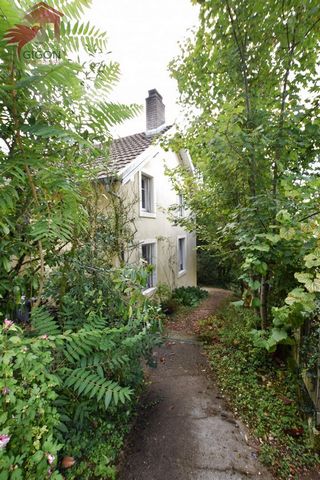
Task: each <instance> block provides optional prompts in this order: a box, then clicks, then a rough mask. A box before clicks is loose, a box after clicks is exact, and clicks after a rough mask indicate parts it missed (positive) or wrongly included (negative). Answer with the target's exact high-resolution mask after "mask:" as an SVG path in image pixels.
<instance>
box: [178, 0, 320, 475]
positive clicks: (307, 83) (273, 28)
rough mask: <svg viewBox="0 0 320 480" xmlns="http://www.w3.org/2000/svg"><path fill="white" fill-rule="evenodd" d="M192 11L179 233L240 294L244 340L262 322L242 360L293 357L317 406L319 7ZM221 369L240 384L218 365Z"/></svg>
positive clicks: (288, 4)
mask: <svg viewBox="0 0 320 480" xmlns="http://www.w3.org/2000/svg"><path fill="white" fill-rule="evenodd" d="M194 3H198V4H199V9H200V26H199V28H198V30H197V31H196V32H194V35H193V36H192V37H191V38H190V39H189V40H187V41H186V42H185V43H184V44H183V45H182V46H181V53H180V55H179V56H178V57H177V58H175V59H174V60H173V61H172V62H171V65H170V68H171V73H172V76H173V77H174V78H175V79H176V80H177V82H178V85H179V90H180V94H181V104H182V105H183V106H184V108H185V111H186V118H187V127H185V128H184V129H181V130H180V131H179V132H178V134H176V135H175V137H174V138H173V139H172V140H171V145H172V146H173V147H174V148H181V147H182V146H183V147H187V148H188V149H189V151H190V152H191V156H192V158H193V160H194V162H195V164H196V174H197V175H198V178H197V180H198V181H197V182H195V181H194V178H193V177H192V176H190V175H189V174H188V173H187V172H185V171H184V170H183V169H181V168H180V169H178V170H176V171H175V172H170V175H171V177H172V179H173V182H174V183H175V185H176V189H177V191H179V192H180V193H182V194H183V196H184V199H185V202H186V207H187V208H189V209H190V210H191V211H192V212H193V215H192V216H190V217H188V218H184V219H180V223H181V224H183V225H185V226H186V227H187V228H189V229H196V231H197V235H198V239H199V241H200V247H201V248H202V249H204V250H206V251H207V255H206V256H204V257H203V261H204V262H205V263H204V264H205V265H206V266H208V265H211V268H212V269H213V268H215V269H216V270H217V271H219V274H220V275H221V280H222V282H221V283H222V284H224V285H228V284H229V285H231V286H232V287H233V288H234V289H235V291H236V292H237V294H238V296H239V297H240V299H239V300H238V301H237V302H236V303H235V305H236V306H237V307H238V309H239V310H238V320H239V321H243V322H244V325H243V328H244V329H245V321H246V317H245V314H244V313H243V309H248V311H249V312H251V313H252V314H254V315H255V316H256V318H258V319H259V321H258V322H257V321H255V322H253V323H252V325H251V332H250V334H249V332H247V335H248V336H249V335H250V336H251V337H250V338H251V340H250V345H251V346H250V348H249V350H250V349H251V348H253V347H252V345H255V348H257V352H259V353H257V355H258V356H262V357H264V356H265V353H264V351H266V352H269V355H270V358H271V359H272V358H273V357H272V354H278V353H279V352H282V353H283V352H285V353H286V356H287V358H289V359H290V358H292V354H294V356H295V358H296V359H299V368H300V374H301V377H303V378H304V379H305V380H306V384H307V385H308V388H309V392H311V395H313V400H314V403H318V404H319V398H318V399H317V398H316V396H317V389H316V385H317V377H319V354H320V351H319V345H320V343H319V334H320V329H319V315H318V312H319V299H320V297H319V293H320V270H319V267H320V244H319V240H320V236H319V233H320V230H319V219H320V197H319V185H320V180H319V162H318V158H319V147H320V137H319V132H320V129H319V118H320V116H319V114H320V111H319V108H320V102H319V99H320V97H319V91H320V90H319V88H320V77H319V69H318V63H319V46H320V7H319V3H318V2H316V1H313V0H310V1H307V2H305V1H300V0H283V1H276V0H267V1H255V2H253V1H249V0H224V1H223V2H218V1H214V0H205V1H200V0H199V1H196V0H195V1H194ZM181 181H183V188H181ZM210 259H212V261H211V262H210ZM210 278H212V276H211V277H210ZM210 278H209V281H210ZM213 278H214V277H213ZM214 280H215V279H214ZM233 314H234V316H235V317H236V316H237V314H236V312H234V313H233ZM248 315H250V314H249V313H248ZM228 325H230V324H228ZM237 332H238V334H239V337H240V339H239V341H240V340H241V335H240V334H241V328H240V327H239V329H238V330H236V331H235V334H237ZM235 341H237V340H235ZM248 341H249V340H248ZM218 350H219V347H217V350H216V351H218ZM240 353H241V352H240ZM240 353H239V354H240ZM248 354H249V355H250V352H249V353H248ZM234 355H235V356H236V354H234ZM255 355H256V352H254V356H255ZM235 356H233V358H230V362H231V363H232V365H234V364H236V358H235ZM252 360H253V362H254V358H252ZM226 361H227V360H226ZM239 361H241V359H239ZM219 362H220V359H219ZM254 364H255V363H254ZM266 368H267V369H268V368H269V369H270V374H271V373H272V372H277V371H278V373H279V374H281V368H277V365H276V364H273V363H272V362H271V363H270V364H269V365H267V367H266ZM218 369H221V372H222V371H224V374H225V375H226V378H225V379H224V380H223V382H222V383H223V384H226V383H227V382H228V378H229V379H230V381H231V382H234V383H236V381H235V377H234V374H233V372H232V371H231V370H230V369H229V368H227V366H226V363H225V361H224V360H223V359H221V364H220V366H218ZM252 375H255V374H254V369H253V370H252V369H251V370H250V369H249V370H248V365H245V367H244V376H245V377H246V376H247V377H248V381H249V379H250V378H251V377H252ZM254 382H255V380H254ZM239 385H241V382H240V383H239ZM239 388H240V387H239ZM252 390H253V392H252V395H254V391H255V390H256V389H255V388H254V386H253V385H252ZM229 391H231V393H235V392H234V391H232V389H229ZM247 394H248V395H249V396H250V395H251V394H250V392H249V393H248V392H247ZM252 400H254V399H252ZM253 404H254V401H253ZM256 406H257V404H256ZM318 408H319V405H318ZM314 419H315V417H314V415H312V414H310V420H311V421H312V422H314ZM279 422H280V420H279ZM280 423H281V422H280ZM288 442H289V439H288ZM281 468H282V467H281Z"/></svg>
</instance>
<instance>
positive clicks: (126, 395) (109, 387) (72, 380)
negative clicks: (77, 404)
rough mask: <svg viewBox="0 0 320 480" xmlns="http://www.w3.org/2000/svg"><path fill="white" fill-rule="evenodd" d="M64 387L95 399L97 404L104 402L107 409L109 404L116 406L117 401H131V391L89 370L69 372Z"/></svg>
mask: <svg viewBox="0 0 320 480" xmlns="http://www.w3.org/2000/svg"><path fill="white" fill-rule="evenodd" d="M65 387H69V388H70V387H72V388H73V390H74V391H75V392H76V393H77V394H78V395H83V396H87V397H88V398H89V399H91V398H96V400H97V401H98V402H100V401H101V400H102V399H103V400H104V405H105V408H106V409H107V408H108V407H109V405H110V404H111V403H114V404H115V405H117V404H118V402H119V400H120V401H121V402H122V403H125V402H126V401H127V400H130V399H131V396H132V393H133V391H132V390H131V389H130V388H127V387H121V386H120V385H119V384H118V383H117V382H114V381H112V380H106V379H105V378H101V376H100V375H99V374H98V373H95V372H92V371H91V370H90V369H83V368H76V369H74V370H72V371H71V372H70V375H69V377H68V378H67V379H66V381H65Z"/></svg>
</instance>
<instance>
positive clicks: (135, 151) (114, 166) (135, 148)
mask: <svg viewBox="0 0 320 480" xmlns="http://www.w3.org/2000/svg"><path fill="white" fill-rule="evenodd" d="M169 128H171V125H168V126H166V127H164V129H163V130H161V132H160V133H157V134H155V135H146V133H145V132H142V133H136V134H134V135H129V136H128V137H122V138H117V139H116V140H113V142H112V144H111V148H110V157H109V162H108V171H109V172H110V171H113V172H119V171H120V170H121V169H122V168H124V167H125V166H126V165H129V163H131V162H132V161H133V160H134V159H135V158H136V157H137V156H138V155H140V154H141V153H143V152H144V151H145V150H146V149H147V148H148V147H150V145H151V144H152V143H153V142H154V140H155V139H156V138H159V137H160V136H161V135H163V134H164V133H166V132H167V131H168V130H169ZM101 160H102V159H100V162H99V163H100V164H101V166H102V165H103V163H104V162H101ZM101 174H103V172H101Z"/></svg>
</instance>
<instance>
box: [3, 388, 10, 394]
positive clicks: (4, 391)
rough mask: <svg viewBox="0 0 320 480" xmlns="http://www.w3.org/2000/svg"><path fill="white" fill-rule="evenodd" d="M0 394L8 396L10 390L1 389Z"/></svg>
mask: <svg viewBox="0 0 320 480" xmlns="http://www.w3.org/2000/svg"><path fill="white" fill-rule="evenodd" d="M1 393H2V395H8V394H9V393H10V389H9V388H8V387H3V389H2V390H1Z"/></svg>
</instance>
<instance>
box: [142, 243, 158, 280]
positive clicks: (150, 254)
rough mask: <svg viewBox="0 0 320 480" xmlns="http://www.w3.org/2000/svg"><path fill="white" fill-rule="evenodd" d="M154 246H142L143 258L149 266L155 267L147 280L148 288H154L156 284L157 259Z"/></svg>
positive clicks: (147, 244)
mask: <svg viewBox="0 0 320 480" xmlns="http://www.w3.org/2000/svg"><path fill="white" fill-rule="evenodd" d="M154 248H155V246H154V244H153V243H145V244H144V245H142V258H143V259H144V260H145V261H146V262H147V264H148V265H153V266H154V268H153V271H152V272H150V273H149V275H148V278H147V288H151V287H154V284H155V259H154Z"/></svg>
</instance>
